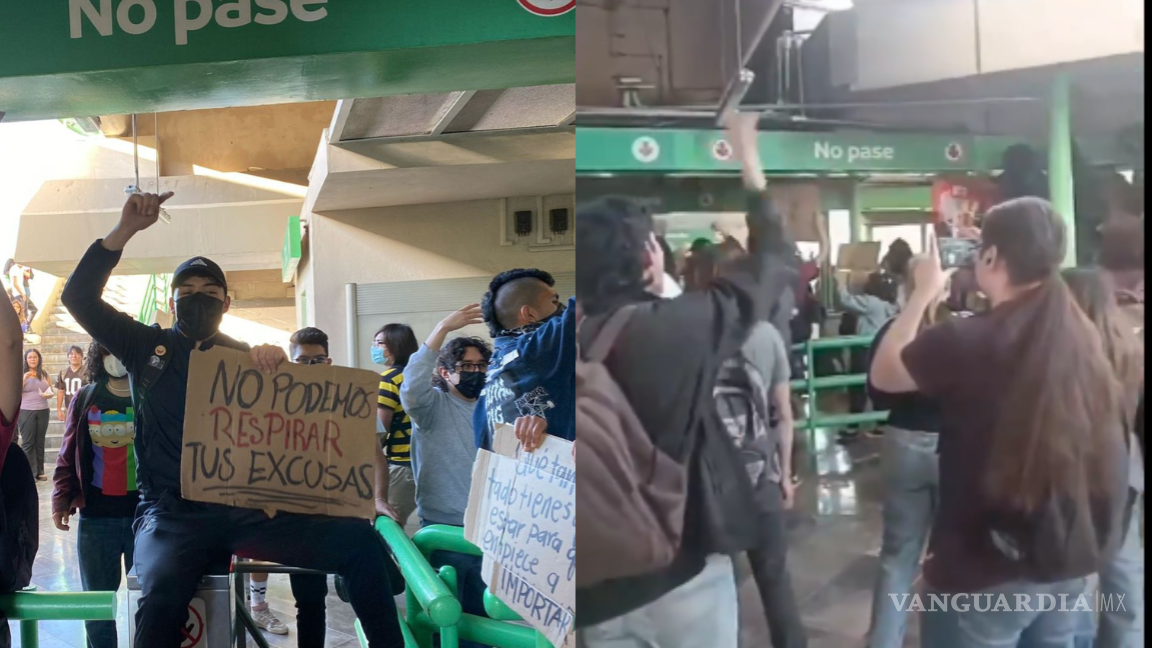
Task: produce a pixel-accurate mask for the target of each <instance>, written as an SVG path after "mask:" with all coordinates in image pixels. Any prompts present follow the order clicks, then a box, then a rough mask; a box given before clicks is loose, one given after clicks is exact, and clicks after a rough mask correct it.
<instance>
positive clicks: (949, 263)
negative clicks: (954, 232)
mask: <svg viewBox="0 0 1152 648" xmlns="http://www.w3.org/2000/svg"><path fill="white" fill-rule="evenodd" d="M937 245H939V249H940V265H941V267H943V268H944V269H949V268H970V267H972V266H974V265H975V264H976V256H977V252H978V251H979V249H980V242H979V241H975V240H972V239H967V238H942V239H938V240H937Z"/></svg>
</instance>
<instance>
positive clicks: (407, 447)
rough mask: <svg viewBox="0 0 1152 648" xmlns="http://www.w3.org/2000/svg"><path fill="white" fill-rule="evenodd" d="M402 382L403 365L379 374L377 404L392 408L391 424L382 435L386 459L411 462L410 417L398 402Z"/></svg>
mask: <svg viewBox="0 0 1152 648" xmlns="http://www.w3.org/2000/svg"><path fill="white" fill-rule="evenodd" d="M403 382H404V368H403V367H389V368H387V369H385V370H384V373H381V374H380V398H379V399H378V400H377V404H378V405H379V406H380V407H382V408H384V407H386V408H388V409H390V410H392V426H391V427H390V428H389V429H388V433H387V434H386V435H385V436H384V454H386V455H387V456H388V461H391V462H394V463H399V464H409V463H411V462H412V417H410V416H408V412H405V411H404V405H403V404H402V403H401V402H400V384H401V383H403Z"/></svg>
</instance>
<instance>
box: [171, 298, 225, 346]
mask: <svg viewBox="0 0 1152 648" xmlns="http://www.w3.org/2000/svg"><path fill="white" fill-rule="evenodd" d="M223 320H224V302H223V301H221V300H219V299H216V298H215V297H213V296H211V295H208V294H206V293H192V294H191V295H185V296H183V297H181V298H180V299H177V300H176V330H178V331H180V333H181V334H182V335H184V336H185V337H187V338H189V339H191V340H195V341H196V342H203V341H204V340H207V339H208V338H210V337H212V336H213V335H216V333H217V332H219V331H220V322H222V321H223Z"/></svg>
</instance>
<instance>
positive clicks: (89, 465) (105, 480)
mask: <svg viewBox="0 0 1152 648" xmlns="http://www.w3.org/2000/svg"><path fill="white" fill-rule="evenodd" d="M86 420H87V424H88V437H89V439H90V443H89V444H88V451H87V452H86V453H85V464H86V465H85V466H84V468H85V470H84V477H85V479H87V480H88V481H89V483H88V488H87V489H86V491H85V507H84V508H83V509H81V511H80V515H81V516H82V517H83V516H88V517H132V516H133V515H134V514H135V512H136V505H137V504H138V503H139V502H140V496H139V494H138V493H137V492H136V449H135V447H134V446H133V444H132V441H133V439H134V438H135V436H136V434H135V433H136V426H135V424H134V421H133V411H132V399H130V398H121V397H119V396H114V395H112V394H110V393H109V392H108V390H107V388H106V387H105V386H103V385H102V386H101V387H100V388H99V389H98V390H97V392H96V398H95V401H94V402H93V405H92V407H90V408H89V409H88V414H87V417H86Z"/></svg>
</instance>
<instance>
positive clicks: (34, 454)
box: [20, 349, 56, 481]
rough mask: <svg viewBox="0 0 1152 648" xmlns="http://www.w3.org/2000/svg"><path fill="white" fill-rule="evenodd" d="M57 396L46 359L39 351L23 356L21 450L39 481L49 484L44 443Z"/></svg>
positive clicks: (31, 351)
mask: <svg viewBox="0 0 1152 648" xmlns="http://www.w3.org/2000/svg"><path fill="white" fill-rule="evenodd" d="M55 393H56V392H55V391H53V389H52V383H51V381H50V380H49V379H48V372H47V371H46V370H45V369H44V356H42V355H40V352H39V351H37V350H36V349H28V351H27V352H26V353H25V354H24V392H23V395H22V398H21V400H20V447H21V448H22V449H23V450H24V454H26V455H28V463H29V464H31V465H32V470H33V471H34V472H35V473H36V479H38V480H40V481H47V480H48V477H47V476H45V475H44V442H45V439H46V437H47V435H48V413H49V411H50V406H49V404H48V399H49V398H52V396H53V395H55Z"/></svg>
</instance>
